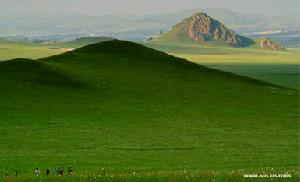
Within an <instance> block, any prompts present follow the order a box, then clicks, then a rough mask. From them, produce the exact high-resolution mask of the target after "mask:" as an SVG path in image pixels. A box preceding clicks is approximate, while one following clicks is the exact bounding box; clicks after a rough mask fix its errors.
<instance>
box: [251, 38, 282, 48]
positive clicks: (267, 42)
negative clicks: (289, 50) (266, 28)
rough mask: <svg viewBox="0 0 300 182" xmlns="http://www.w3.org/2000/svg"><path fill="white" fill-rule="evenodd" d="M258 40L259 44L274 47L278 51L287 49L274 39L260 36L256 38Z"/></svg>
mask: <svg viewBox="0 0 300 182" xmlns="http://www.w3.org/2000/svg"><path fill="white" fill-rule="evenodd" d="M256 42H257V43H258V44H259V46H260V47H262V48H267V49H272V50H276V51H280V50H285V48H284V46H283V45H281V44H280V43H277V42H274V41H273V40H271V39H269V38H259V39H257V40H256Z"/></svg>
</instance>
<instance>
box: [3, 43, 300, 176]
mask: <svg viewBox="0 0 300 182" xmlns="http://www.w3.org/2000/svg"><path fill="white" fill-rule="evenodd" d="M0 74H1V77H0V85H1V86H0V87H1V92H0V101H1V102H0V103H1V104H0V123H1V125H0V133H1V135H0V146H1V148H0V156H1V157H0V171H1V172H2V173H3V174H5V173H8V174H12V173H14V171H15V170H18V171H19V173H20V174H19V175H20V177H24V179H28V180H29V181H30V180H33V170H34V169H35V168H36V167H39V168H41V169H42V170H45V169H46V168H47V167H49V168H51V169H52V168H54V167H56V166H60V165H63V166H65V167H67V166H69V165H70V166H72V167H73V169H74V171H75V176H77V177H78V176H81V177H82V178H83V179H84V178H87V176H93V175H96V176H97V175H99V174H104V173H105V174H107V175H109V176H110V175H120V176H122V175H126V174H131V175H132V174H133V175H137V176H148V175H150V176H151V174H152V175H169V174H171V175H179V176H180V175H183V176H187V175H196V176H197V175H200V176H201V175H202V176H209V175H211V174H212V175H227V176H228V175H229V176H236V177H237V178H238V179H240V180H242V177H241V175H242V174H244V173H257V172H262V171H266V170H267V171H271V172H274V173H283V172H290V173H292V174H296V173H297V172H298V167H299V155H298V154H299V125H298V124H299V123H298V122H299V103H298V100H299V92H298V91H296V90H292V89H287V88H283V87H279V86H276V85H273V84H269V83H266V82H263V81H258V80H254V79H250V78H247V77H241V76H237V75H234V74H231V73H225V72H221V71H217V70H213V69H208V68H206V67H203V66H199V65H197V64H195V63H191V62H188V61H186V60H184V59H180V58H176V57H173V56H170V55H167V54H165V53H162V52H158V51H156V50H153V49H150V48H146V47H143V46H141V45H138V44H135V43H130V42H123V41H117V40H115V41H108V42H103V43H99V44H94V45H89V46H86V47H83V48H80V49H77V50H75V51H72V52H67V53H64V54H62V55H57V56H52V57H49V58H44V59H39V60H29V59H16V60H11V61H5V62H0ZM271 168H272V169H271ZM148 172H150V173H148ZM294 177H295V176H294ZM184 179H185V180H186V179H190V176H189V177H188V178H185V177H184ZM295 180H297V177H296V178H295ZM179 181H182V180H179Z"/></svg>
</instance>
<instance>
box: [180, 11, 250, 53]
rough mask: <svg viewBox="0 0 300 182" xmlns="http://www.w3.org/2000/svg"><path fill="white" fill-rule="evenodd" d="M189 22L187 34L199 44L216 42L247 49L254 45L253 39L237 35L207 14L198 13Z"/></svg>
mask: <svg viewBox="0 0 300 182" xmlns="http://www.w3.org/2000/svg"><path fill="white" fill-rule="evenodd" d="M188 22H189V23H188V25H187V27H186V28H187V31H186V32H187V34H188V36H189V37H190V38H191V39H193V40H195V41H198V42H207V41H209V40H215V41H219V42H223V43H225V44H227V45H230V46H232V47H245V46H249V45H250V44H253V43H254V42H253V41H252V40H251V39H249V38H246V37H243V36H240V35H238V34H236V33H235V32H233V31H232V30H230V29H228V28H227V27H225V25H223V24H222V23H221V22H219V21H217V20H215V19H213V18H211V17H210V16H208V15H207V14H206V13H196V14H194V15H193V16H192V17H191V18H190V20H189V21H188Z"/></svg>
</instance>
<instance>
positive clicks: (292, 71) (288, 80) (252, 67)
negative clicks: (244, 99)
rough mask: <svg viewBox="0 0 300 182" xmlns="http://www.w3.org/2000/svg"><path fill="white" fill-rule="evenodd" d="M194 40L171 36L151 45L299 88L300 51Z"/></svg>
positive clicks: (181, 55) (244, 73)
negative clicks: (245, 46)
mask: <svg viewBox="0 0 300 182" xmlns="http://www.w3.org/2000/svg"><path fill="white" fill-rule="evenodd" d="M215 44H216V43H209V44H207V45H203V44H202V45H201V44H199V43H195V42H193V41H189V40H185V41H172V40H170V38H169V37H165V38H158V39H154V40H153V41H151V42H148V43H146V45H147V46H149V47H153V48H155V49H158V50H161V51H164V52H167V53H169V54H172V55H175V56H177V57H181V58H185V59H188V60H190V61H193V62H195V63H198V64H201V65H206V66H208V67H210V68H215V69H219V70H222V71H226V72H232V73H236V74H239V75H244V76H249V77H252V78H256V79H260V80H264V81H267V82H271V83H274V84H278V85H282V86H286V87H290V88H295V89H298V88H299V83H300V80H299V78H300V75H299V70H300V67H299V65H300V51H299V50H295V49H291V50H288V51H273V50H268V49H261V48H256V47H255V45H254V46H252V47H250V48H238V49H237V48H230V47H227V46H221V45H218V46H216V45H215Z"/></svg>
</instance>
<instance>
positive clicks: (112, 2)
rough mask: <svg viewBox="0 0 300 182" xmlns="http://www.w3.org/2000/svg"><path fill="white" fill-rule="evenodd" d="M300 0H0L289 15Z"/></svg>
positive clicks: (56, 8) (14, 6) (5, 5)
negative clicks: (213, 9) (207, 9)
mask: <svg viewBox="0 0 300 182" xmlns="http://www.w3.org/2000/svg"><path fill="white" fill-rule="evenodd" d="M299 1H300V0H0V13H1V12H2V13H3V12H45V13H81V14H87V15H102V14H157V13H167V12H176V11H181V10H187V9H201V8H207V7H219V8H225V9H231V10H233V11H236V12H244V13H252V14H257V13H259V14H273V15H274V14H275V15H287V14H291V13H296V12H298V11H299V9H300V7H299Z"/></svg>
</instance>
